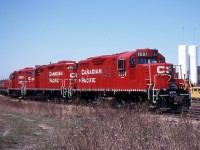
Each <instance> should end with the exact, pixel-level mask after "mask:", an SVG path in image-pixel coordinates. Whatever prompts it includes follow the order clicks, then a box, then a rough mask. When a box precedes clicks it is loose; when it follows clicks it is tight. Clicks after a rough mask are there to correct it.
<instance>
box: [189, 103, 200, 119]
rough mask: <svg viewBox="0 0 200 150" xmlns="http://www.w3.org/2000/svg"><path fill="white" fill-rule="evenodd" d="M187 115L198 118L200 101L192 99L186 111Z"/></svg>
mask: <svg viewBox="0 0 200 150" xmlns="http://www.w3.org/2000/svg"><path fill="white" fill-rule="evenodd" d="M188 115H195V116H200V100H199V99H192V100H191V106H190V108H189V110H188Z"/></svg>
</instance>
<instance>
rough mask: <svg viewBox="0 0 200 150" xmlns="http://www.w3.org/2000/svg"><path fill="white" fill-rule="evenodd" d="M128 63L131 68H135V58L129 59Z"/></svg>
mask: <svg viewBox="0 0 200 150" xmlns="http://www.w3.org/2000/svg"><path fill="white" fill-rule="evenodd" d="M129 63H130V67H131V68H133V67H135V65H136V64H135V58H133V57H131V58H130V61H129Z"/></svg>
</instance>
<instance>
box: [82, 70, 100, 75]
mask: <svg viewBox="0 0 200 150" xmlns="http://www.w3.org/2000/svg"><path fill="white" fill-rule="evenodd" d="M101 73H102V69H90V70H89V69H87V70H81V75H89V74H101Z"/></svg>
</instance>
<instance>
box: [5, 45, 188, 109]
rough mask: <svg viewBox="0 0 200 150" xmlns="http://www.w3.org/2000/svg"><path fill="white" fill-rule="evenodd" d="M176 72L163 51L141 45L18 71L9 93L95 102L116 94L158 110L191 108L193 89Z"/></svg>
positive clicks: (119, 98) (117, 97)
mask: <svg viewBox="0 0 200 150" xmlns="http://www.w3.org/2000/svg"><path fill="white" fill-rule="evenodd" d="M179 67H180V66H179ZM180 70H181V69H180ZM176 72H177V71H176V68H175V66H174V65H173V64H171V63H166V62H165V57H164V56H163V55H161V54H160V53H159V52H158V50H156V49H137V50H135V51H128V52H123V53H118V54H113V55H102V56H97V57H91V58H88V59H86V60H81V61H79V62H78V63H76V62H74V61H61V62H58V63H54V64H48V65H43V66H38V67H36V68H25V69H22V70H20V71H15V72H13V73H12V74H11V76H10V87H9V88H8V91H9V94H10V95H12V94H13V93H14V94H15V95H24V96H27V97H33V98H39V97H40V98H42V99H54V100H60V99H63V100H67V99H74V98H75V97H77V95H79V96H80V98H81V99H86V100H92V101H96V100H98V99H99V98H102V97H115V98H116V99H117V100H118V102H119V103H120V102H135V101H138V99H140V100H143V101H145V100H148V101H150V102H151V104H152V106H153V107H154V108H156V109H157V110H161V109H164V110H167V109H169V110H177V109H183V108H188V107H189V106H190V93H189V92H188V90H187V89H185V88H184V87H183V84H184V80H183V79H178V75H177V73H176Z"/></svg>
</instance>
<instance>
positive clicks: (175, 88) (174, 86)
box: [169, 83, 178, 90]
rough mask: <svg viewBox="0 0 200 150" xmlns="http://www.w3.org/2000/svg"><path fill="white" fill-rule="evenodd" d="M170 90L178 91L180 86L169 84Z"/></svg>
mask: <svg viewBox="0 0 200 150" xmlns="http://www.w3.org/2000/svg"><path fill="white" fill-rule="evenodd" d="M169 89H170V90H177V89H178V85H177V84H176V83H170V84H169Z"/></svg>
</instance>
